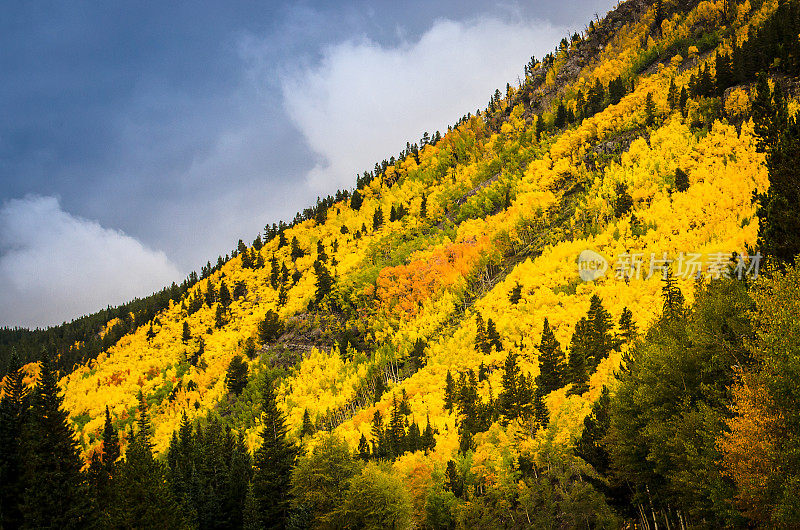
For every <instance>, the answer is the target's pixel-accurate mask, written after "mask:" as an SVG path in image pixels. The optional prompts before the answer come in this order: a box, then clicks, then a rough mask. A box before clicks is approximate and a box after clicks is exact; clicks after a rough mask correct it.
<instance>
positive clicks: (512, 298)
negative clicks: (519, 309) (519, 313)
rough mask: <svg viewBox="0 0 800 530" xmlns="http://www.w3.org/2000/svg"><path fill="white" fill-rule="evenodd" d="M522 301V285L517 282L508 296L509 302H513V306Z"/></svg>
mask: <svg viewBox="0 0 800 530" xmlns="http://www.w3.org/2000/svg"><path fill="white" fill-rule="evenodd" d="M521 299H522V284H520V283H519V282H517V283H516V284H515V285H514V287H513V288H512V289H511V293H510V294H509V295H508V301H509V302H511V304H512V305H517V304H518V303H519V301H520V300H521Z"/></svg>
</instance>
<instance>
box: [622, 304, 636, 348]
mask: <svg viewBox="0 0 800 530" xmlns="http://www.w3.org/2000/svg"><path fill="white" fill-rule="evenodd" d="M619 330H620V338H621V340H622V342H624V343H629V342H631V341H632V340H633V339H634V338H636V323H635V322H634V321H633V313H632V312H631V310H630V309H628V308H627V307H623V308H622V314H621V315H620V317H619Z"/></svg>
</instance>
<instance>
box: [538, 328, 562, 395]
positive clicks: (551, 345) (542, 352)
mask: <svg viewBox="0 0 800 530" xmlns="http://www.w3.org/2000/svg"><path fill="white" fill-rule="evenodd" d="M538 350H539V375H538V376H536V386H537V388H539V389H541V392H542V394H545V395H546V394H549V393H550V392H553V391H554V390H558V389H559V388H561V387H562V386H564V384H566V368H567V367H566V362H565V359H564V352H563V351H562V350H561V344H559V343H558V340H556V337H555V335H554V334H553V331H552V330H551V329H550V323H549V322H548V320H547V318H545V319H544V328H543V329H542V341H541V343H539V346H538Z"/></svg>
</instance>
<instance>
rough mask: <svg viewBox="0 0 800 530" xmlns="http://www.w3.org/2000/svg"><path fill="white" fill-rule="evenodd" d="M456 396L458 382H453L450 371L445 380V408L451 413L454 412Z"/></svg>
mask: <svg viewBox="0 0 800 530" xmlns="http://www.w3.org/2000/svg"><path fill="white" fill-rule="evenodd" d="M455 395H456V382H455V381H454V380H453V374H451V373H450V370H448V371H447V376H446V377H445V379H444V408H445V410H447V412H449V413H452V412H453V405H454V403H455Z"/></svg>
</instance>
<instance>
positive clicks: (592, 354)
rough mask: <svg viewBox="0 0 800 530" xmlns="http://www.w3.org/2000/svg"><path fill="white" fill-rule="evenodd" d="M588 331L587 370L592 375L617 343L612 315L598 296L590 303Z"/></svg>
mask: <svg viewBox="0 0 800 530" xmlns="http://www.w3.org/2000/svg"><path fill="white" fill-rule="evenodd" d="M586 319H587V321H588V324H589V326H588V330H587V334H586V338H587V341H586V349H585V353H586V368H587V370H588V371H589V372H590V373H591V372H593V371H594V370H595V369H596V368H597V365H598V364H600V361H602V360H603V359H605V358H606V357H608V354H609V353H611V350H613V349H614V346H615V341H614V336H613V332H612V330H613V328H614V324H613V323H612V321H611V315H610V314H609V312H608V311H606V309H605V308H604V307H603V302H602V300H600V297H599V296H597V295H596V294H594V295H592V298H591V299H590V301H589V311H588V313H587V314H586Z"/></svg>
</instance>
